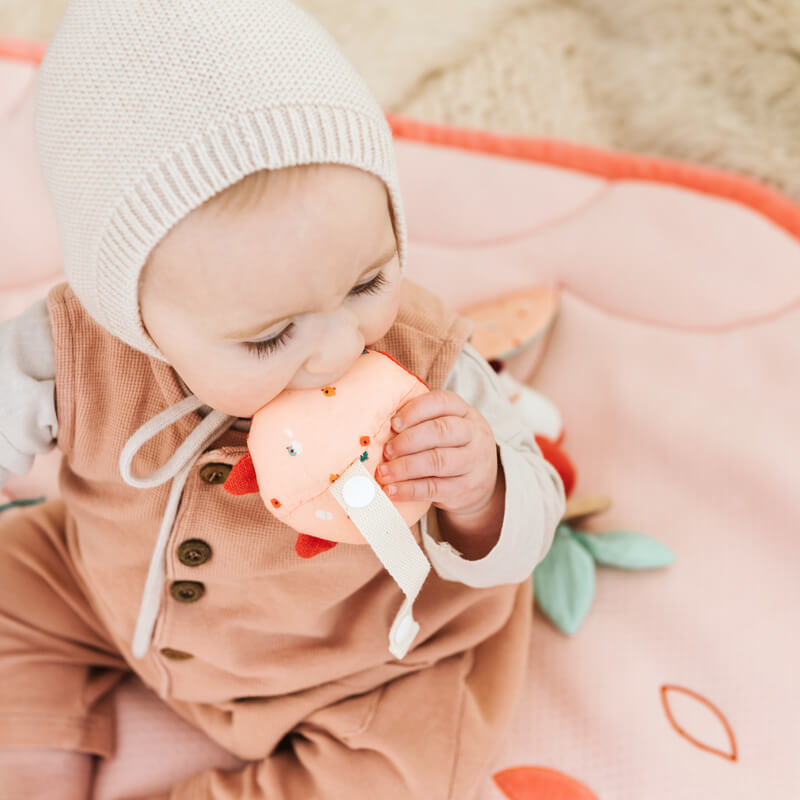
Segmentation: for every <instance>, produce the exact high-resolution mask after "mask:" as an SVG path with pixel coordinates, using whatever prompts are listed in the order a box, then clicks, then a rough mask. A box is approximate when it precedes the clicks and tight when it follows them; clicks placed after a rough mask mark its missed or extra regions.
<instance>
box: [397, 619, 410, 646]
mask: <svg viewBox="0 0 800 800" xmlns="http://www.w3.org/2000/svg"><path fill="white" fill-rule="evenodd" d="M413 627H414V623H413V622H412V620H411V617H403V619H401V620H400V624H399V625H398V626H397V628H396V629H395V632H394V640H395V642H397V644H400V645H402V644H405V643H406V641H407V640H408V637H409V634H411V633H412V632H413Z"/></svg>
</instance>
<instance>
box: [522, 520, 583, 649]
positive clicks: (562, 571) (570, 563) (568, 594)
mask: <svg viewBox="0 0 800 800" xmlns="http://www.w3.org/2000/svg"><path fill="white" fill-rule="evenodd" d="M594 569H595V567H594V561H593V560H592V557H591V556H590V555H589V553H588V552H587V551H586V549H585V548H583V547H581V545H580V544H578V542H576V541H575V540H574V539H573V538H572V536H571V534H570V530H569V528H568V527H567V526H565V525H559V526H558V528H557V529H556V533H555V537H554V539H553V544H552V546H551V547H550V551H549V552H548V554H547V555H546V556H545V558H544V560H543V561H542V562H541V563H540V564H539V565H538V566H537V567H536V569H535V570H534V571H533V593H534V596H535V597H536V602H537V603H538V604H539V607H540V608H541V610H542V611H543V612H544V613H545V615H546V616H547V617H548V618H549V619H550V621H551V622H552V623H553V624H554V625H555V626H556V627H557V628H558V629H559V630H561V631H563V632H564V633H568V634H570V635H572V634H574V633H576V632H577V630H578V628H579V627H580V626H581V623H582V622H583V619H584V617H585V616H586V614H587V613H588V611H589V608H590V607H591V605H592V600H593V598H594Z"/></svg>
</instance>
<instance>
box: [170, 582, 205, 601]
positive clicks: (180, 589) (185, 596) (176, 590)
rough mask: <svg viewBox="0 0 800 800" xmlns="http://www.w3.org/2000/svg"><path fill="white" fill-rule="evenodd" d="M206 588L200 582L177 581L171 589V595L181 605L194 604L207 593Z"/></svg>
mask: <svg viewBox="0 0 800 800" xmlns="http://www.w3.org/2000/svg"><path fill="white" fill-rule="evenodd" d="M205 590H206V587H205V586H203V584H202V583H200V582H199V581H175V582H174V583H173V584H172V586H170V587H169V593H170V594H171V595H172V596H173V597H174V598H175V599H176V600H177V601H178V602H179V603H194V602H195V601H196V600H199V599H200V598H201V597H202V596H203V594H204V593H205Z"/></svg>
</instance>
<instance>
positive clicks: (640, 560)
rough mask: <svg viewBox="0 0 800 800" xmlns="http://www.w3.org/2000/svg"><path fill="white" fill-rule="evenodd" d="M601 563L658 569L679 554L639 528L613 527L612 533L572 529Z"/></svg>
mask: <svg viewBox="0 0 800 800" xmlns="http://www.w3.org/2000/svg"><path fill="white" fill-rule="evenodd" d="M570 535H571V536H572V537H574V539H575V540H576V541H578V542H580V543H581V544H582V545H583V546H584V547H585V548H586V550H587V551H588V552H589V553H591V555H592V557H593V558H594V560H595V561H596V562H597V563H598V564H605V565H606V566H608V567H617V568H619V569H655V568H657V567H668V566H669V565H670V564H672V563H673V562H674V561H675V554H674V553H673V552H672V550H670V549H669V547H667V546H666V545H665V544H662V543H661V542H659V541H658V540H657V539H653V538H652V537H651V536H647V535H645V534H644V533H636V532H635V531H610V532H609V533H583V532H581V531H575V530H573V531H571V532H570Z"/></svg>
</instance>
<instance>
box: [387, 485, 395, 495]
mask: <svg viewBox="0 0 800 800" xmlns="http://www.w3.org/2000/svg"><path fill="white" fill-rule="evenodd" d="M386 494H397V487H396V486H395V485H394V484H392V485H391V486H388V487H387V488H386Z"/></svg>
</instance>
